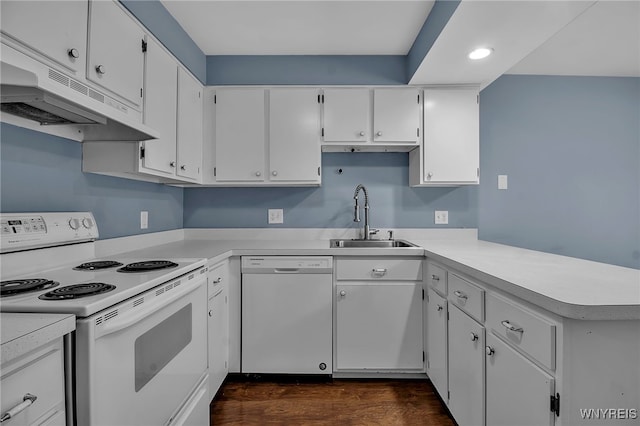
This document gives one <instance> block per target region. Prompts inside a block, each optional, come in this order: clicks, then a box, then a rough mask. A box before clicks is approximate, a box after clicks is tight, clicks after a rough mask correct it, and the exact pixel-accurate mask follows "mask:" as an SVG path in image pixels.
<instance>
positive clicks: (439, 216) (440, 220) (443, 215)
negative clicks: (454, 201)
mask: <svg viewBox="0 0 640 426" xmlns="http://www.w3.org/2000/svg"><path fill="white" fill-rule="evenodd" d="M435 223H436V225H446V224H448V223H449V211H448V210H436V213H435Z"/></svg>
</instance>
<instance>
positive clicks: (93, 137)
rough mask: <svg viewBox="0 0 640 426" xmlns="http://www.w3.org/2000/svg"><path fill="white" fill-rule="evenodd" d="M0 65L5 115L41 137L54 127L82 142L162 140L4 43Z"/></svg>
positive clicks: (123, 111) (109, 101)
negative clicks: (32, 127)
mask: <svg viewBox="0 0 640 426" xmlns="http://www.w3.org/2000/svg"><path fill="white" fill-rule="evenodd" d="M0 63H1V69H0V82H1V86H0V92H1V93H0V94H1V99H2V104H1V110H2V114H3V115H5V114H10V115H14V116H18V117H21V118H24V119H27V120H31V121H33V122H34V123H39V124H40V126H42V128H41V129H42V131H43V132H47V129H46V127H50V126H56V127H57V126H69V127H71V128H73V129H74V131H76V130H77V134H78V137H77V139H78V140H80V141H131V142H138V141H144V140H149V139H157V138H159V137H160V135H159V133H158V132H157V131H155V130H153V129H151V128H150V127H148V126H145V125H144V124H142V123H141V122H139V121H138V120H137V119H138V118H139V117H140V116H141V114H140V112H139V111H134V110H133V109H131V108H129V107H128V106H126V105H124V104H123V103H122V102H119V101H117V100H115V99H113V98H112V97H110V96H109V95H107V94H105V93H102V92H100V91H99V90H96V89H94V88H93V87H89V86H88V85H87V84H85V83H84V82H82V81H80V80H77V79H75V78H73V77H69V76H67V75H65V74H64V73H62V72H60V71H58V70H56V69H53V68H51V67H49V66H47V65H45V64H43V63H41V62H39V61H37V60H35V59H33V58H31V57H29V56H27V55H25V54H23V53H21V52H18V51H17V50H15V49H13V48H11V47H9V46H7V45H5V44H4V43H3V44H2V56H1V58H0Z"/></svg>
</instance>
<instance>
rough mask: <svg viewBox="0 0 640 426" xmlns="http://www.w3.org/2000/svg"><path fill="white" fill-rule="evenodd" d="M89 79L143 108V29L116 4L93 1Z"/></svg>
mask: <svg viewBox="0 0 640 426" xmlns="http://www.w3.org/2000/svg"><path fill="white" fill-rule="evenodd" d="M89 9H90V13H89V60H88V63H87V78H88V79H89V80H91V81H93V82H94V83H96V84H99V85H100V86H102V87H104V88H106V89H108V90H110V91H112V92H113V93H115V94H117V95H120V96H121V97H122V98H124V99H126V100H127V101H129V102H131V103H132V104H133V105H135V106H136V107H141V106H142V80H143V76H142V75H143V69H144V53H143V52H142V40H143V38H144V32H143V31H142V28H141V27H140V26H139V25H138V23H137V22H136V21H134V20H133V19H132V18H131V17H130V16H128V15H127V14H126V13H125V11H124V10H123V9H122V8H121V7H120V6H119V5H118V4H117V3H116V2H114V1H92V2H91V3H90V8H89Z"/></svg>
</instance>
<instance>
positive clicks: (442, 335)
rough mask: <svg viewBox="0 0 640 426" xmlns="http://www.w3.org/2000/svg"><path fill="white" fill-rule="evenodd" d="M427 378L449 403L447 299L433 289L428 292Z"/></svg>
mask: <svg viewBox="0 0 640 426" xmlns="http://www.w3.org/2000/svg"><path fill="white" fill-rule="evenodd" d="M427 294H428V298H429V300H428V302H427V376H429V379H431V383H433V386H434V387H435V388H436V390H437V391H438V393H439V394H440V397H441V398H442V399H443V400H444V401H447V400H448V397H447V392H448V391H449V384H448V382H447V299H445V298H443V297H441V296H440V295H439V294H437V293H436V292H435V291H433V289H432V288H431V287H429V288H428V290H427Z"/></svg>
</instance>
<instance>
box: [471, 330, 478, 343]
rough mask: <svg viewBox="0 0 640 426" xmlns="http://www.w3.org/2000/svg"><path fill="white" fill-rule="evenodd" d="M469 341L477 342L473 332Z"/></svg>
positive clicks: (476, 336)
mask: <svg viewBox="0 0 640 426" xmlns="http://www.w3.org/2000/svg"><path fill="white" fill-rule="evenodd" d="M471 341H472V342H477V341H478V335H477V334H476V333H474V332H473V331H472V332H471Z"/></svg>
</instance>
